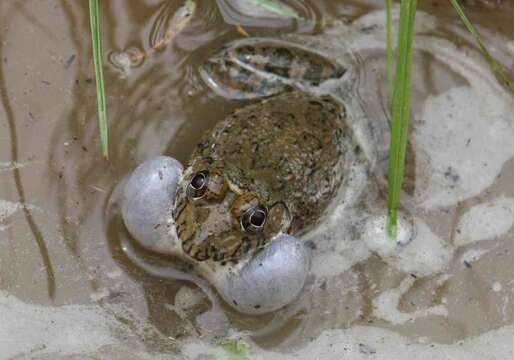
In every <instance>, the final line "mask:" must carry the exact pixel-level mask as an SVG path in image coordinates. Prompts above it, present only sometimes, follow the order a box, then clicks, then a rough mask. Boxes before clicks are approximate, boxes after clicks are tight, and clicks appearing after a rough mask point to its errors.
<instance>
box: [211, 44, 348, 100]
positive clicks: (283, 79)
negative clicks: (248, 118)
mask: <svg viewBox="0 0 514 360" xmlns="http://www.w3.org/2000/svg"><path fill="white" fill-rule="evenodd" d="M250 40H251V39H250ZM202 71H203V74H204V78H207V79H208V80H207V81H209V82H210V83H211V86H214V87H216V88H218V89H220V90H222V91H224V92H226V94H227V95H228V97H231V98H239V99H247V98H254V97H262V96H270V95H273V94H278V93H280V92H283V91H284V90H287V89H290V88H292V87H295V86H297V85H303V86H318V85H320V84H321V83H322V82H324V81H326V80H330V79H339V78H341V77H342V76H343V75H344V74H345V72H346V69H345V68H343V67H342V66H341V65H340V64H339V63H338V62H336V61H334V60H333V59H330V58H328V57H327V56H326V55H323V54H320V53H317V52H313V51H311V50H306V49H304V48H301V47H299V46H297V45H292V44H285V43H284V42H281V41H273V40H265V41H261V40H259V42H251V43H249V42H248V41H247V42H246V43H242V44H241V43H240V42H235V43H232V44H229V45H227V46H226V47H225V48H224V49H223V50H222V51H221V52H220V53H219V54H218V55H216V56H214V57H212V58H210V59H209V61H208V62H207V63H206V64H204V66H203V69H202Z"/></svg>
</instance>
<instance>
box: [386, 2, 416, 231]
mask: <svg viewBox="0 0 514 360" xmlns="http://www.w3.org/2000/svg"><path fill="white" fill-rule="evenodd" d="M416 6H417V0H403V1H402V2H401V6H400V25H399V27H400V28H399V30H398V51H397V55H396V74H395V80H394V85H393V86H394V88H393V105H392V126H391V145H390V147H389V199H388V218H389V221H388V226H387V232H388V234H389V236H390V237H391V238H396V223H397V219H396V217H397V209H398V204H399V202H400V192H401V188H402V182H403V173H404V167H405V151H406V149H407V135H408V128H409V115H410V97H411V86H410V85H411V67H412V39H413V37H414V22H415V21H414V20H415V18H416ZM390 18H391V15H388V20H389V19H390ZM387 24H388V31H387V33H388V34H390V33H391V29H390V27H391V21H388V22H387ZM388 37H389V36H388ZM390 42H392V41H388V44H389V43H390ZM391 53H392V49H388V54H391ZM391 64H392V56H390V57H388V64H387V65H388V69H390V68H391V67H392V65H391ZM390 71H391V70H389V72H390ZM391 78H392V76H391Z"/></svg>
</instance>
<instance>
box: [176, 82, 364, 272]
mask: <svg viewBox="0 0 514 360" xmlns="http://www.w3.org/2000/svg"><path fill="white" fill-rule="evenodd" d="M345 120H346V112H345V108H344V107H343V105H342V104H341V103H339V102H337V101H336V100H334V99H333V98H332V97H330V96H321V97H316V96H314V95H310V94H308V93H303V92H299V91H294V92H290V93H283V94H280V95H276V96H273V97H271V98H268V99H265V100H262V101H261V102H259V103H255V104H252V105H248V106H246V107H244V108H242V109H239V110H236V111H235V112H233V113H232V114H230V115H229V116H228V117H226V118H225V119H224V120H222V121H220V122H218V123H217V125H216V126H215V127H214V128H213V129H212V130H211V131H209V132H207V133H206V134H205V135H204V137H203V139H202V140H201V141H200V143H199V144H198V145H197V147H196V149H195V151H194V152H193V154H192V155H191V157H190V162H189V164H188V166H187V168H186V170H185V173H184V177H183V179H182V181H181V182H180V183H179V186H178V190H177V198H176V202H175V208H174V218H175V221H176V227H177V234H178V236H179V238H180V240H181V242H182V248H183V250H184V251H185V253H186V254H188V255H189V256H191V257H192V258H194V259H196V260H198V261H203V260H207V259H211V260H213V261H221V262H222V264H223V263H224V262H226V261H228V260H231V261H237V260H238V259H241V258H242V257H243V256H244V255H245V254H247V253H251V252H253V251H255V250H257V249H259V248H261V247H262V246H264V245H265V244H266V243H267V242H268V241H270V240H271V238H272V237H273V236H274V235H276V234H277V233H279V232H286V233H290V234H293V235H298V234H301V233H302V232H305V231H306V230H308V229H309V228H311V227H312V226H313V225H315V224H316V223H317V222H318V220H319V219H320V217H321V215H322V214H323V212H324V211H325V210H326V208H327V206H328V205H329V203H330V201H331V199H332V198H333V197H334V195H335V193H336V192H337V191H338V189H339V187H340V185H341V182H342V180H343V176H344V174H345V166H346V164H348V161H361V160H358V159H360V156H359V152H360V149H359V146H358V145H357V143H356V141H355V139H354V137H353V135H352V133H351V131H350V129H349V128H348V127H347V125H346V122H345ZM356 159H357V160H356ZM200 172H201V173H202V174H206V175H207V176H208V190H207V191H206V193H205V194H204V195H203V197H201V198H199V199H194V198H193V197H192V196H191V194H190V193H188V186H189V185H190V182H191V180H192V179H193V177H194V176H195V175H196V174H198V173H200ZM255 205H260V206H263V207H264V208H265V209H267V211H268V217H267V219H266V222H265V225H264V227H263V229H262V231H258V232H254V233H253V232H250V233H249V232H247V231H245V230H244V229H243V227H242V225H241V216H242V214H243V213H244V212H245V211H246V210H247V209H249V208H252V207H253V206H255Z"/></svg>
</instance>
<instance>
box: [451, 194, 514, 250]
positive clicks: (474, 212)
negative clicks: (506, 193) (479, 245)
mask: <svg viewBox="0 0 514 360" xmlns="http://www.w3.org/2000/svg"><path fill="white" fill-rule="evenodd" d="M513 225H514V199H512V198H507V197H499V198H497V199H494V200H493V201H491V202H490V203H485V204H479V205H476V206H474V207H472V208H471V209H470V210H468V211H467V212H466V213H465V214H464V215H463V216H462V218H461V219H460V221H459V223H458V225H457V234H456V236H455V244H456V245H457V246H464V245H468V244H471V243H474V242H477V241H484V240H494V239H497V238H498V237H500V236H502V235H504V234H505V233H507V231H509V230H510V229H511V228H512V226H513Z"/></svg>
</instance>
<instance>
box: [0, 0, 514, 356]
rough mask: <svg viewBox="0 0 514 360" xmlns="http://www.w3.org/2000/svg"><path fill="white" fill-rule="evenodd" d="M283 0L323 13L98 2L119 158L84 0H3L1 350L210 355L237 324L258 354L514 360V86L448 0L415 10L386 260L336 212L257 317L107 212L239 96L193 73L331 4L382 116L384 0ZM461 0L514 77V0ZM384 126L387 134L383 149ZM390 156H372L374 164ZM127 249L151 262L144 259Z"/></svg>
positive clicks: (317, 25) (304, 29)
mask: <svg viewBox="0 0 514 360" xmlns="http://www.w3.org/2000/svg"><path fill="white" fill-rule="evenodd" d="M289 3H294V4H296V6H297V9H298V11H299V12H300V13H301V14H302V15H303V16H304V17H306V18H308V19H310V20H312V21H308V22H305V23H302V24H300V25H299V24H297V23H295V22H288V21H285V22H284V21H278V20H276V19H264V20H262V19H260V20H259V19H255V18H248V17H245V16H244V15H241V14H236V13H234V9H233V8H230V7H227V2H225V1H219V2H214V1H199V2H198V5H197V8H196V10H195V12H194V14H193V16H192V17H191V19H189V20H188V22H187V23H186V24H183V26H180V27H179V28H177V27H175V28H174V23H173V16H174V14H175V12H176V11H177V10H178V9H179V8H180V6H181V5H182V2H177V1H157V0H145V1H138V2H134V1H131V2H129V1H123V0H116V1H108V2H107V1H104V2H102V9H101V10H102V14H101V15H102V32H103V38H102V41H103V49H104V58H105V66H104V71H105V77H106V79H105V80H106V84H107V104H108V116H109V126H110V128H109V130H110V142H111V143H110V159H109V160H108V161H106V160H103V159H102V158H101V154H100V144H99V135H98V128H97V123H96V111H97V110H96V93H95V81H94V72H93V65H92V61H91V59H92V54H91V44H90V32H89V17H88V8H87V2H78V1H65V0H63V1H55V0H44V1H43V0H41V1H36V0H27V1H3V2H1V3H0V24H2V26H1V27H0V55H1V56H0V59H1V63H0V92H1V93H0V94H1V103H0V129H1V131H0V358H6V359H8V358H37V359H56V358H70V357H71V356H74V358H108V359H112V358H120V359H127V358H129V359H132V358H133V359H146V358H178V359H182V358H184V359H202V358H211V357H214V356H217V355H216V354H219V353H220V352H221V350H220V348H219V347H218V346H216V343H217V341H218V340H220V339H225V338H239V337H242V338H243V339H244V340H245V342H247V343H249V344H250V346H251V350H250V352H251V353H252V358H256V359H261V358H262V359H269V358H277V359H293V358H295V359H314V358H316V359H318V358H319V359H339V358H340V357H341V356H342V354H345V355H346V356H347V357H348V358H349V359H363V358H367V357H372V358H377V359H390V358H393V356H394V357H395V358H399V359H403V358H405V359H412V358H416V359H425V358H427V359H428V358H438V359H439V358H441V359H446V358H448V359H461V358H467V359H470V358H471V359H475V358H476V359H489V358H490V359H512V358H513V356H514V355H513V353H514V346H513V345H512V344H511V338H512V336H513V335H514V280H513V279H512V276H511V275H512V274H513V272H514V266H513V264H514V253H513V252H512V245H513V243H514V233H513V231H512V226H513V224H514V185H513V182H512V179H513V176H514V141H513V140H514V123H513V119H514V116H513V114H514V100H513V97H512V96H511V95H509V93H508V92H507V91H506V90H505V89H504V88H503V87H502V86H501V84H500V83H499V82H498V81H497V80H496V79H495V77H494V76H493V75H492V73H491V71H490V69H489V66H488V64H487V62H486V61H485V60H484V59H483V57H482V56H480V54H479V53H478V52H477V51H476V48H475V47H474V46H473V42H472V40H471V39H470V38H469V36H468V35H467V34H466V31H465V30H464V29H463V28H462V27H461V25H460V22H459V21H458V18H457V16H456V15H455V13H454V11H453V9H452V8H451V7H450V5H449V4H448V3H447V2H446V1H432V2H430V3H425V2H422V3H421V4H420V7H421V9H420V10H421V11H420V12H419V14H418V16H417V23H416V26H417V29H418V30H417V35H416V36H417V37H416V38H415V47H416V53H415V57H414V64H415V65H414V70H413V79H414V88H413V89H414V93H413V112H412V113H413V119H412V126H411V133H410V147H409V149H410V156H409V159H408V164H407V177H408V178H407V186H406V187H405V193H404V194H403V195H402V196H403V198H402V201H403V204H404V206H405V207H406V208H408V209H409V210H410V211H411V212H412V213H413V214H414V215H415V218H416V224H417V237H416V238H415V240H414V241H413V243H411V244H409V246H408V247H406V248H405V249H404V251H402V252H401V253H400V254H396V255H395V256H391V257H380V256H378V255H377V254H376V253H375V252H372V251H370V250H369V246H365V245H364V244H363V243H361V242H357V241H353V242H352V238H351V234H350V233H349V232H348V231H347V229H345V227H344V226H341V225H340V224H341V223H344V221H343V222H341V219H343V218H344V216H343V214H342V213H341V211H338V210H341V209H340V208H337V207H336V208H335V209H334V211H333V213H332V214H330V216H328V217H327V220H326V221H325V222H324V224H323V225H322V226H321V227H320V229H318V230H317V231H316V232H315V233H313V234H309V237H311V238H310V240H313V242H314V243H316V250H315V256H314V258H313V264H312V274H311V276H310V277H309V280H308V284H307V285H306V289H305V291H304V293H302V295H301V297H300V299H298V300H297V301H296V302H295V303H294V304H292V305H291V306H288V307H287V308H286V309H283V310H280V311H277V312H276V313H272V314H267V315H263V316H245V315H241V314H238V313H236V312H235V311H234V310H232V309H231V308H230V307H229V306H227V305H226V304H224V303H223V302H222V301H221V300H219V299H218V298H217V297H216V295H211V293H212V291H210V290H209V289H205V290H206V291H207V293H208V294H209V296H207V295H206V293H205V292H204V291H203V290H202V289H201V288H199V287H197V286H196V285H195V284H193V283H191V282H186V281H181V280H172V279H169V278H167V277H166V276H165V275H166V274H161V275H163V276H156V274H155V272H156V271H157V270H156V271H152V269H163V268H166V266H167V265H173V264H174V263H176V261H175V260H174V259H172V258H169V257H168V258H166V257H159V256H156V255H155V254H151V253H148V252H145V251H144V250H143V249H141V248H138V247H137V246H136V245H134V244H133V242H131V240H130V238H129V235H128V234H127V232H126V230H125V229H124V227H123V224H122V222H121V220H120V218H119V216H117V215H116V213H115V211H113V210H112V199H113V198H115V196H116V189H117V185H119V184H120V183H121V182H122V181H123V179H124V177H125V176H126V175H127V174H128V173H130V172H131V171H132V170H133V169H134V168H135V167H136V166H137V164H139V163H141V162H142V161H144V160H146V159H148V158H150V157H153V156H156V155H160V154H168V155H171V156H173V157H175V158H177V159H179V160H180V161H186V160H187V158H188V156H189V154H190V152H191V151H192V149H193V147H194V145H195V143H196V142H197V141H198V140H199V138H200V136H201V135H202V133H203V131H205V130H207V129H210V128H212V126H213V125H214V124H215V123H216V122H217V121H218V120H220V119H222V118H223V117H224V116H226V115H227V114H228V113H230V112H231V111H232V110H233V109H235V108H238V107H240V106H241V104H242V102H241V101H240V100H227V99H225V98H222V97H219V96H217V95H216V94H214V93H213V91H212V90H211V89H210V88H209V87H208V86H206V84H205V83H204V82H203V81H202V78H201V77H200V75H199V73H198V69H199V66H200V65H201V64H202V63H203V62H204V61H205V60H206V59H207V58H209V56H211V55H212V54H213V53H215V52H216V51H217V49H219V47H220V46H221V45H222V44H225V43H227V42H229V41H231V40H233V39H236V38H241V37H244V36H246V34H244V33H245V32H247V33H248V34H249V35H250V36H276V34H277V33H278V32H280V33H290V32H297V33H301V34H318V36H322V35H320V34H321V33H322V32H323V31H326V30H324V29H323V26H322V25H321V24H323V23H330V22H331V21H332V20H331V19H334V18H336V19H337V22H338V23H340V24H342V25H341V26H344V29H345V33H344V35H343V34H342V35H341V37H340V39H339V40H340V41H341V42H344V43H345V45H344V46H345V47H347V48H349V49H350V50H351V51H352V53H353V54H354V55H355V58H356V59H357V64H358V67H359V69H358V77H357V79H356V81H358V85H357V89H358V93H357V94H356V97H357V98H358V99H359V101H360V103H361V105H362V107H363V109H364V111H365V113H366V115H367V117H368V118H370V119H376V121H377V123H380V124H382V126H379V127H380V128H382V129H386V128H387V126H384V125H387V121H388V119H389V111H388V110H387V109H388V105H387V104H388V101H389V99H388V90H387V88H388V86H387V81H386V69H385V30H384V23H385V13H384V12H383V11H382V9H381V6H382V3H383V2H382V1H371V0H369V1H329V0H326V1H325V0H324V1H307V0H301V1H298V2H294V1H289ZM467 3H468V7H467V8H466V9H467V12H468V13H469V15H470V17H471V18H472V20H473V22H474V23H476V24H477V25H479V28H480V31H481V33H482V34H483V36H484V38H485V40H486V42H487V44H488V46H489V47H490V49H491V50H492V52H493V54H494V55H495V56H496V57H497V58H498V59H499V60H500V61H501V62H502V63H503V64H504V65H505V67H506V68H507V70H510V75H511V77H512V76H513V75H514V71H512V69H513V68H514V61H513V59H514V25H513V22H512V18H513V16H514V15H513V14H514V4H513V3H512V2H509V1H503V2H501V5H498V4H497V3H496V2H494V1H490V2H487V1H484V2H483V3H482V2H479V1H474V2H472V1H468V2H467ZM218 5H220V6H222V7H221V9H222V11H220V10H219V8H218ZM235 24H236V25H237V24H240V25H241V27H238V26H235ZM327 26H328V25H327ZM241 28H242V29H243V30H241ZM170 29H171V30H170ZM170 31H171V32H170ZM174 31H175V32H174ZM388 136H389V135H388V133H387V131H383V132H382V133H380V136H379V137H378V139H377V146H378V147H379V153H381V154H384V153H386V152H385V151H384V150H386V148H385V146H386V145H387V143H388ZM380 150H382V151H380ZM386 162H387V159H386V158H384V157H380V158H379V159H378V163H377V173H378V174H379V175H383V174H384V173H385V168H386V166H385V165H386ZM131 253H137V254H138V257H140V258H145V259H146V260H147V263H149V264H154V265H155V266H154V267H150V268H141V267H140V266H138V265H136V264H134V263H133V262H132V261H131V260H130V259H129V257H128V256H127V254H131ZM176 266H179V265H176ZM159 271H160V270H159ZM157 275H158V274H157ZM211 301H214V305H213V304H212V303H211Z"/></svg>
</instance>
